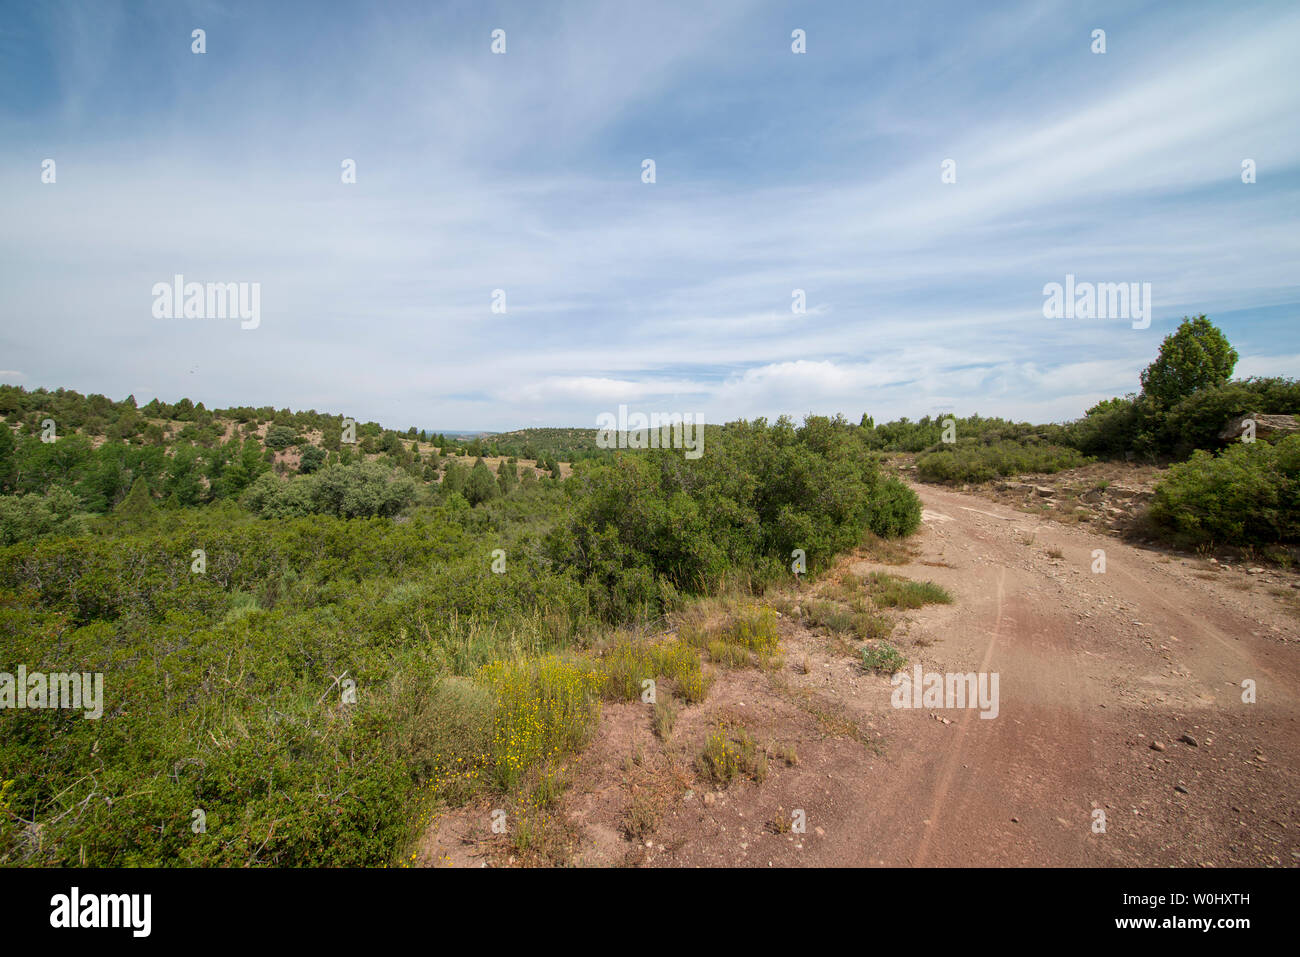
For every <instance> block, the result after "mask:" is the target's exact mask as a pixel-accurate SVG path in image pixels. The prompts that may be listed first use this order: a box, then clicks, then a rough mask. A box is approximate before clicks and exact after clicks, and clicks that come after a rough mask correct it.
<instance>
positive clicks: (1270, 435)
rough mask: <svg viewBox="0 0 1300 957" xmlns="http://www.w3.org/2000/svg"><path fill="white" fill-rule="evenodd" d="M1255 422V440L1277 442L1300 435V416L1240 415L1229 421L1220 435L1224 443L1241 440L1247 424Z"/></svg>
mask: <svg viewBox="0 0 1300 957" xmlns="http://www.w3.org/2000/svg"><path fill="white" fill-rule="evenodd" d="M1250 419H1254V420H1255V438H1257V439H1270V440H1272V441H1277V440H1278V439H1280V438H1282V437H1283V436H1286V435H1295V434H1297V433H1300V416H1295V415H1259V414H1251V415H1239V416H1237V417H1236V418H1235V419H1231V420H1229V422H1228V424H1227V425H1225V426H1224V427H1223V431H1222V432H1220V433H1219V438H1220V439H1221V440H1222V441H1224V442H1232V441H1234V440H1237V439H1240V438H1241V437H1242V435H1244V434H1245V430H1246V422H1247V421H1248V420H1250Z"/></svg>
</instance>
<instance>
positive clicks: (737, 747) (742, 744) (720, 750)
mask: <svg viewBox="0 0 1300 957" xmlns="http://www.w3.org/2000/svg"><path fill="white" fill-rule="evenodd" d="M696 767H697V768H698V770H699V772H700V775H701V777H703V778H704V780H706V781H707V782H709V783H710V784H712V785H713V786H714V787H717V788H719V789H721V788H726V787H728V786H730V784H731V782H732V781H734V780H736V779H737V778H749V779H750V780H752V781H755V782H757V783H759V784H761V783H762V782H763V780H764V779H765V778H766V777H767V752H766V751H764V750H763V749H762V748H760V747H759V746H758V744H757V743H756V742H755V741H754V739H753V738H752V737H750V735H749V733H748V732H746V731H745V730H744V729H743V728H735V727H729V726H727V725H725V724H723V725H719V726H718V727H717V728H716V729H715V730H714V731H712V732H711V733H710V734H709V736H708V738H707V739H706V740H705V742H704V750H702V751H701V752H700V756H699V758H698V760H697V761H696Z"/></svg>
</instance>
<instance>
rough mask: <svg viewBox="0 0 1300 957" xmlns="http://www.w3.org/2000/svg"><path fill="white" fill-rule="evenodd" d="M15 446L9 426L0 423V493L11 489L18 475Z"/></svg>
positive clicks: (16, 444) (16, 445)
mask: <svg viewBox="0 0 1300 957" xmlns="http://www.w3.org/2000/svg"><path fill="white" fill-rule="evenodd" d="M17 448H18V443H17V442H15V441H14V434H13V433H12V432H10V431H9V426H7V425H5V424H4V423H0V493H3V492H11V491H13V487H14V480H15V479H16V478H17V476H18V461H17V455H16V451H17Z"/></svg>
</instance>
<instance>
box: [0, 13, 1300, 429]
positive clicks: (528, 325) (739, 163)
mask: <svg viewBox="0 0 1300 957" xmlns="http://www.w3.org/2000/svg"><path fill="white" fill-rule="evenodd" d="M198 29H201V30H203V31H204V35H203V39H204V45H205V52H203V53H195V52H194V51H193V47H194V44H195V40H194V38H193V31H195V30H198ZM497 30H501V31H504V44H505V52H504V53H494V52H493V49H492V47H493V43H494V40H493V33H494V31H497ZM796 30H800V31H803V34H802V36H803V37H804V47H805V50H806V52H803V53H796V52H795V51H794V49H793V48H794V46H795V45H796V44H797V41H796V39H794V38H793V35H794V31H796ZM1097 30H1103V31H1104V40H1105V52H1104V53H1100V52H1094V48H1095V47H1096V46H1097V40H1096V39H1095V37H1094V31H1097ZM498 36H500V35H498ZM499 45H500V44H499V43H498V46H499ZM1298 50H1300V4H1296V3H1290V2H1270V3H1251V2H1231V3H1229V2H1223V3H1198V2H1178V3H1142V2H1132V0H1129V2H1118V3H1081V2H1032V3H1005V4H996V5H995V4H985V3H970V2H966V0H959V2H933V3H930V2H917V3H907V4H867V3H863V2H861V0H847V2H831V0H825V2H823V0H819V2H817V3H772V2H748V0H743V2H742V0H709V2H708V3H700V2H686V3H674V2H653V3H633V2H621V0H604V2H588V3H569V2H545V3H539V2H537V0H528V2H509V3H506V2H502V3H493V2H483V0H473V2H449V3H440V2H424V3H409V4H408V3H400V2H393V3H355V4H343V3H328V2H324V3H318V2H313V3H301V4H292V3H264V2H260V0H259V2H247V3H244V2H234V3H226V2H166V3H147V2H125V3H115V2H112V0H94V2H86V3H65V2H47V3H39V4H19V3H16V2H13V0H0V382H6V383H11V384H15V385H22V386H25V387H27V388H36V387H40V386H43V387H45V388H50V389H53V388H58V387H65V388H70V389H76V390H77V391H80V392H83V393H95V392H98V393H103V394H105V395H108V396H110V397H112V398H114V399H120V398H124V397H125V396H126V395H128V394H133V395H134V396H135V397H136V399H137V400H138V401H139V402H141V403H143V402H145V401H147V400H148V399H149V398H153V397H155V396H156V397H159V398H161V399H163V400H165V401H175V400H176V399H179V398H181V397H182V396H187V397H189V398H191V399H192V400H193V401H195V402H200V401H201V402H203V403H205V404H206V405H207V406H208V407H209V408H217V407H227V406H235V405H252V406H268V405H269V406H275V407H277V408H283V407H288V408H292V409H295V410H297V409H308V408H314V409H317V410H318V411H322V412H332V413H342V414H345V415H351V416H354V417H355V418H357V419H358V420H361V421H368V420H376V421H379V422H381V423H383V424H384V425H386V426H388V427H392V428H402V429H404V428H406V427H408V426H411V425H415V426H417V427H420V428H433V429H444V430H451V429H461V430H492V431H497V430H509V429H516V428H526V427H530V426H586V425H591V426H593V427H594V425H595V421H596V417H597V415H598V414H600V413H601V412H606V411H610V412H616V411H617V409H618V406H619V405H620V404H625V405H627V406H629V408H630V409H631V410H632V411H644V412H647V413H648V412H652V411H658V412H682V413H684V412H691V413H695V414H697V415H701V416H703V417H704V419H705V420H707V421H710V422H724V421H730V420H734V419H737V418H747V419H749V418H755V417H758V416H765V417H768V418H769V419H771V418H775V417H776V416H778V415H781V414H789V415H791V416H793V417H794V418H795V419H796V420H798V419H801V418H802V417H803V416H804V415H806V414H808V413H818V414H835V413H843V414H845V415H846V416H848V417H849V418H850V419H851V420H853V421H857V420H858V418H859V417H860V416H861V415H862V414H863V413H869V414H871V415H872V416H874V418H875V420H876V421H877V422H881V421H885V420H888V419H893V418H897V417H899V416H904V415H905V416H909V417H911V418H913V419H916V418H920V417H921V416H924V415H935V414H939V413H946V412H955V413H957V414H970V413H973V412H977V413H979V414H982V415H998V416H1004V417H1007V418H1011V419H1015V420H1018V421H1022V420H1028V421H1034V422H1049V421H1066V420H1069V419H1072V418H1075V417H1077V416H1079V415H1082V414H1083V413H1084V412H1085V410H1086V409H1087V408H1088V407H1089V406H1091V405H1092V404H1094V403H1095V402H1097V401H1099V400H1101V399H1104V398H1108V397H1110V396H1114V395H1123V394H1125V393H1129V392H1134V391H1136V390H1137V389H1138V388H1139V382H1138V375H1139V373H1140V372H1141V370H1142V369H1143V368H1144V367H1145V366H1146V365H1147V364H1148V363H1149V362H1150V361H1151V360H1152V359H1153V358H1154V357H1155V354H1156V352H1157V350H1158V348H1159V345H1160V342H1161V340H1162V339H1163V338H1164V337H1165V336H1166V335H1168V334H1169V333H1170V332H1172V331H1173V330H1174V329H1175V328H1176V327H1177V325H1178V322H1179V321H1180V320H1181V318H1182V317H1183V316H1187V315H1198V314H1201V313H1205V314H1207V315H1208V316H1209V317H1210V319H1211V320H1212V321H1213V322H1214V323H1215V324H1216V325H1218V326H1219V327H1220V328H1221V329H1223V331H1224V332H1225V333H1226V334H1227V336H1228V338H1229V340H1230V341H1231V342H1232V343H1233V345H1234V346H1235V347H1236V349H1237V351H1238V352H1239V353H1240V356H1241V358H1240V361H1239V362H1238V364H1237V374H1238V375H1239V376H1248V375H1287V376H1292V377H1294V376H1296V375H1297V374H1300V122H1298V120H1300V54H1298V53H1297V51H1298ZM647 159H650V160H653V161H654V182H645V181H644V179H645V177H644V174H643V170H644V165H643V164H644V161H645V160H647ZM46 160H53V161H54V182H45V181H43V180H44V179H47V178H48V174H47V172H46V169H47V166H46V163H45V161H46ZM346 160H352V161H353V162H354V163H355V171H356V176H355V179H356V181H355V182H354V183H345V182H343V179H344V175H343V168H344V162H345V161H346ZM948 160H951V161H952V164H951V165H950V166H949V167H948V168H949V169H950V170H952V171H954V172H955V182H944V178H945V177H944V170H945V161H948ZM1246 160H1251V161H1253V164H1254V169H1255V181H1254V182H1253V183H1246V182H1243V172H1242V166H1243V162H1244V161H1246ZM948 178H949V179H951V178H954V177H952V176H949V177H948ZM177 274H180V275H183V276H184V277H185V281H187V282H191V281H192V282H200V283H208V282H212V283H227V282H240V283H257V284H258V289H259V295H260V300H259V302H260V311H259V315H258V320H257V323H256V326H255V327H252V328H243V326H244V325H250V324H249V323H242V324H241V323H240V322H239V321H232V320H229V319H206V318H184V317H173V318H159V317H157V316H156V315H155V311H156V310H155V294H154V286H155V285H156V284H158V283H168V284H170V283H171V282H172V277H173V276H175V275H177ZM1067 275H1073V276H1074V277H1075V280H1076V282H1080V283H1082V282H1093V283H1103V282H1106V283H1111V282H1113V283H1118V282H1124V283H1133V282H1136V283H1150V288H1151V301H1152V317H1151V321H1150V324H1149V326H1148V327H1146V328H1135V326H1140V325H1141V323H1140V322H1132V321H1129V320H1128V319H1097V318H1069V319H1065V318H1059V319H1057V318H1051V319H1049V318H1046V317H1045V316H1044V308H1043V306H1044V300H1045V295H1044V287H1045V285H1047V284H1049V283H1053V282H1056V283H1064V282H1065V277H1066V276H1067ZM496 290H501V291H502V292H503V293H504V307H505V311H504V312H501V311H493V303H494V295H495V292H494V291H496ZM795 290H803V296H804V299H805V302H806V308H805V311H803V312H796V311H794V309H793V308H792V306H793V304H794V303H795V292H794V291H795ZM501 301H502V300H501V298H500V297H499V296H498V297H497V299H496V302H497V304H498V309H499V308H500V303H501Z"/></svg>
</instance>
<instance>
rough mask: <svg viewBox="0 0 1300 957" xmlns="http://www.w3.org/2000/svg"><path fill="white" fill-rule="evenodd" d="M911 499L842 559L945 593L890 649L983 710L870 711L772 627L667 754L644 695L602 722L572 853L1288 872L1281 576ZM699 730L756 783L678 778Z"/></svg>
mask: <svg viewBox="0 0 1300 957" xmlns="http://www.w3.org/2000/svg"><path fill="white" fill-rule="evenodd" d="M916 490H917V492H918V494H919V495H920V496H921V499H922V501H923V503H924V505H925V515H924V520H923V529H922V531H921V532H920V533H919V535H918V536H917V537H916V540H915V543H914V544H915V549H914V550H915V554H914V556H913V560H912V562H911V563H909V564H906V565H895V566H877V565H872V564H870V563H868V562H864V561H861V560H851V561H848V562H846V567H845V568H844V569H842V570H843V571H845V572H851V573H852V574H854V575H862V574H865V573H866V572H868V571H871V570H876V569H879V570H883V571H888V572H890V573H892V574H897V575H901V576H904V577H909V578H916V579H929V580H932V581H934V582H936V583H938V584H940V585H942V586H943V587H944V588H946V589H947V590H948V591H949V592H950V593H951V594H952V595H953V597H954V602H953V603H952V604H951V605H931V606H927V607H925V608H923V609H919V610H917V611H912V612H908V613H905V615H904V621H903V622H902V623H901V624H900V626H899V627H898V628H897V629H896V631H895V633H894V636H893V639H892V640H893V642H894V643H895V644H896V645H898V647H899V648H900V649H902V651H903V652H904V653H905V654H906V655H907V656H908V658H909V670H910V669H911V668H912V667H914V666H915V665H917V664H919V665H920V666H921V667H922V669H923V671H924V672H939V673H965V672H976V673H985V674H991V673H996V674H997V675H998V691H999V696H998V709H997V712H998V713H997V716H996V717H995V718H991V719H986V718H981V717H980V713H979V711H978V710H974V709H970V708H944V707H922V708H917V709H903V708H896V707H893V706H892V705H891V700H890V699H891V692H892V691H893V688H892V687H891V684H890V680H889V678H887V677H883V676H880V675H875V674H870V673H867V672H865V671H863V670H862V668H861V667H860V666H859V664H858V662H857V660H856V658H855V657H853V656H852V655H851V654H846V653H845V648H844V647H843V645H844V642H842V641H841V642H839V644H838V645H837V644H836V643H835V642H834V641H829V640H828V639H827V636H826V635H824V634H818V633H814V632H812V631H809V630H808V629H807V628H806V627H805V626H804V625H803V624H802V623H800V622H799V621H798V620H797V619H796V618H795V617H794V616H786V617H784V618H783V619H782V622H781V626H782V644H783V646H784V649H785V665H784V667H783V668H782V669H781V671H780V673H778V674H764V673H762V672H760V671H758V670H756V669H752V668H751V669H738V670H733V671H725V672H722V673H720V674H719V675H718V677H717V680H716V681H715V683H714V687H713V689H712V691H711V692H710V695H709V698H708V700H707V701H706V702H704V703H703V704H701V705H699V706H696V707H693V708H689V709H686V710H684V711H683V712H682V714H681V716H680V717H679V719H678V722H677V726H676V728H675V730H674V731H673V734H672V736H671V738H670V741H669V742H668V743H667V744H664V743H662V742H661V741H659V739H658V738H656V736H655V735H654V734H653V733H652V731H651V726H650V715H649V710H648V708H647V706H645V705H640V704H626V705H615V706H613V707H608V708H607V709H606V712H605V717H604V719H603V721H602V725H601V729H600V732H599V733H598V735H597V739H596V741H595V742H594V744H593V745H592V747H591V748H590V749H589V750H588V751H587V752H586V753H585V754H584V755H583V756H582V757H581V758H580V759H579V761H578V762H577V768H576V770H575V773H574V778H573V781H572V784H571V786H570V788H569V790H568V792H567V793H566V794H565V796H564V798H563V799H562V801H561V805H560V808H559V811H558V814H559V815H560V816H561V818H562V820H563V822H564V826H565V827H566V829H567V832H568V834H569V839H570V847H569V849H568V851H567V852H566V853H567V855H568V859H569V860H570V861H572V862H573V863H578V864H596V865H606V864H637V865H651V866H694V865H741V866H746V865H748V866H798V865H830V866H882V865H885V866H899V865H902V866H906V865H917V866H953V865H956V866H963V865H964V866H971V865H993V866H1001V865H1007V866H1017V865H1040V866H1041V865H1122V866H1134V865H1136V866H1169V865H1174V866H1219V867H1222V866H1232V865H1266V866H1297V864H1300V809H1298V806H1297V805H1298V799H1300V771H1298V767H1300V761H1298V760H1297V759H1298V758H1300V622H1297V619H1296V617H1295V608H1296V603H1295V601H1294V600H1293V599H1291V598H1290V596H1291V595H1292V594H1297V593H1296V592H1294V591H1291V590H1288V589H1289V584H1287V583H1282V584H1278V583H1276V582H1275V583H1274V584H1273V586H1272V591H1270V588H1269V587H1268V586H1266V585H1264V584H1262V583H1261V581H1260V576H1258V575H1256V576H1251V575H1249V574H1247V573H1246V570H1244V569H1241V570H1238V569H1231V570H1218V568H1217V566H1215V565H1212V564H1211V563H1208V562H1204V561H1202V560H1200V559H1196V558H1188V557H1179V556H1172V555H1167V554H1165V553H1162V552H1160V551H1157V550H1152V549H1144V548H1136V547H1133V546H1130V545H1127V544H1124V543H1123V542H1121V541H1119V540H1117V539H1115V538H1111V537H1108V536H1105V535H1101V534H1098V533H1096V532H1093V531H1090V530H1089V529H1087V528H1086V527H1080V526H1065V525H1058V524H1055V523H1043V524H1038V523H1037V521H1036V519H1035V518H1034V517H1033V516H1030V515H1026V514H1025V513H1021V512H1017V511H1012V510H1010V509H1008V508H1006V507H1004V506H1001V505H997V504H992V503H990V502H988V501H985V500H983V499H980V498H976V497H974V496H970V495H963V494H959V493H955V492H949V491H946V490H942V489H937V488H934V487H931V486H918V487H917V489H916ZM1099 550H1100V552H1104V571H1102V570H1101V568H1102V565H1101V563H1100V559H1101V558H1102V555H1101V554H1100V552H1099ZM1270 574H1272V573H1270ZM1279 574H1280V573H1277V574H1275V575H1274V577H1275V578H1276V577H1277V575H1279ZM1293 579H1294V576H1291V579H1290V580H1293ZM1273 592H1276V593H1278V594H1274V593H1273ZM1243 682H1246V683H1247V687H1246V688H1243V686H1242V685H1243ZM1252 682H1253V687H1254V693H1255V700H1254V702H1253V703H1249V702H1248V701H1244V700H1243V695H1246V694H1247V692H1248V690H1249V688H1250V684H1251V683H1252ZM1247 696H1248V695H1247ZM720 720H723V721H730V722H732V723H733V724H739V725H743V726H744V727H745V728H746V729H747V730H748V731H749V732H750V733H751V734H752V735H753V736H754V738H755V739H756V740H758V741H760V742H763V743H764V744H766V745H768V753H769V755H771V756H772V760H771V762H770V769H769V773H768V774H767V775H766V776H765V777H764V779H763V780H762V782H761V783H759V782H754V781H743V782H739V783H733V784H732V785H731V786H730V787H728V788H726V789H725V790H722V791H718V792H710V791H708V790H707V789H706V788H705V786H703V785H702V784H701V783H700V781H699V779H698V776H696V775H695V774H694V773H693V771H692V767H691V765H692V761H693V758H694V755H696V754H698V751H699V745H700V743H701V742H702V740H703V738H704V736H705V735H706V734H707V733H708V731H709V730H710V729H711V728H713V727H716V726H717V723H718V722H719V721H720ZM1153 744H1155V745H1156V746H1157V748H1158V749H1157V748H1153V747H1152V745H1153ZM781 754H787V755H791V756H793V755H796V754H797V757H796V758H794V759H793V760H784V761H783V760H781V759H780V757H779V755H781ZM799 812H802V816H800V814H799ZM1097 812H1102V813H1101V814H1099V813H1097ZM484 813H485V809H482V808H480V809H476V810H474V811H472V812H470V817H475V816H478V817H480V818H481V817H482V815H483V814H484ZM1103 815H1104V816H1103ZM468 820H469V819H465V820H461V821H460V822H459V823H457V822H456V821H455V820H448V821H444V822H443V823H442V825H441V826H439V827H436V828H435V829H434V830H433V831H431V834H430V838H429V840H428V841H427V842H426V844H427V846H426V849H425V853H424V854H423V855H422V857H423V858H424V859H425V860H426V861H427V862H430V863H432V862H433V861H434V860H435V859H444V860H448V859H453V855H454V857H455V859H457V860H458V862H459V863H463V864H475V863H483V862H486V861H488V860H491V861H492V862H493V863H507V862H508V857H507V858H504V859H503V857H502V855H504V854H505V853H506V852H505V851H503V850H502V849H501V848H500V847H498V848H496V849H495V850H493V849H492V848H491V846H490V844H483V843H479V844H466V843H465V842H464V841H463V840H460V838H461V837H463V836H464V834H465V833H466V832H467V830H473V825H472V824H470V823H468ZM800 821H802V822H806V823H804V829H803V830H802V831H801V830H800V828H799V827H798V822H800ZM792 822H793V823H795V826H794V827H793V828H792V827H791V824H792Z"/></svg>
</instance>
